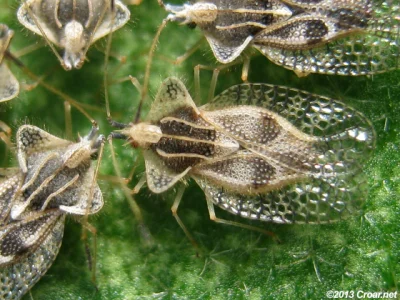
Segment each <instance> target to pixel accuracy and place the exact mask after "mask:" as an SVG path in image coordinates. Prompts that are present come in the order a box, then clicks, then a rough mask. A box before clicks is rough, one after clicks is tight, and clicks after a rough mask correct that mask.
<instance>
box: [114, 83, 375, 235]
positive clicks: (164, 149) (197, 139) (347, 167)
mask: <svg viewBox="0 0 400 300" xmlns="http://www.w3.org/2000/svg"><path fill="white" fill-rule="evenodd" d="M113 124H114V125H115V126H117V127H119V128H120V130H118V131H115V132H113V133H112V134H111V137H112V138H122V139H126V140H127V141H129V142H130V144H131V145H132V146H133V147H138V148H140V149H141V150H142V152H143V155H144V160H145V166H146V175H145V178H144V177H143V178H142V180H140V181H139V183H138V185H137V186H136V187H135V189H134V191H135V192H137V191H138V190H139V189H140V187H141V186H142V185H143V184H144V183H145V181H146V182H147V186H148V188H149V189H150V191H152V192H153V193H162V192H164V191H167V190H168V189H170V188H172V187H173V186H174V185H176V184H177V183H178V182H179V181H182V180H185V179H186V178H188V177H190V178H192V179H194V180H195V181H196V182H197V184H198V185H199V186H200V187H201V188H202V189H203V191H204V193H205V196H206V200H207V206H208V210H209V215H210V218H211V219H212V220H214V221H216V222H219V223H225V224H231V225H239V226H242V227H249V226H245V225H243V224H241V225H240V224H239V223H236V222H232V221H228V220H222V219H219V218H217V216H216V215H215V211H214V206H215V205H217V206H219V207H221V208H222V209H224V210H227V211H229V212H231V213H232V214H235V215H239V216H241V217H244V218H248V219H256V220H261V221H267V222H274V223H318V224H319V223H329V222H333V221H336V220H339V219H341V218H342V217H344V216H346V215H348V214H351V213H354V212H356V211H358V209H359V208H360V205H361V204H362V202H363V200H364V199H365V196H366V195H365V193H366V182H365V179H364V176H363V173H362V166H363V164H364V163H365V162H366V161H367V160H368V158H369V156H370V154H371V152H372V150H373V149H374V146H375V132H374V129H373V127H372V125H371V123H370V122H369V120H368V119H366V118H365V116H363V115H362V114H361V113H360V112H358V111H357V110H355V109H353V108H351V107H349V106H347V105H346V104H344V103H341V102H339V101H336V100H333V99H329V98H326V97H322V96H318V95H315V94H310V93H307V92H304V91H300V90H296V89H291V88H288V87H284V86H275V85H269V84H240V85H236V86H233V87H231V88H229V89H227V90H226V91H224V92H223V93H221V94H220V95H219V96H217V97H215V98H214V99H213V100H212V101H211V102H210V103H208V104H206V105H204V106H201V107H197V106H196V105H195V103H194V102H193V100H192V98H191V97H190V95H189V93H188V91H187V89H186V88H185V86H184V84H183V83H182V82H181V81H179V80H178V79H177V78H174V77H171V78H168V79H166V80H165V81H164V82H163V83H162V86H161V87H160V89H159V91H158V94H157V96H156V98H155V100H154V102H153V104H152V106H151V109H150V112H149V114H148V115H147V118H146V121H144V122H139V123H137V124H134V123H129V124H121V123H117V122H113ZM183 191H184V187H183V185H181V188H180V189H179V191H178V192H177V195H176V198H175V201H174V204H173V206H172V211H173V214H174V216H175V217H176V218H177V220H178V222H179V224H180V225H181V226H182V228H183V229H184V230H185V232H187V231H186V229H185V228H184V226H183V224H182V222H181V221H180V219H179V217H178V215H177V210H178V206H179V203H180V201H181V198H182V196H183Z"/></svg>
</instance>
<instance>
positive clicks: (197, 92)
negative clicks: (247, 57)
mask: <svg viewBox="0 0 400 300" xmlns="http://www.w3.org/2000/svg"><path fill="white" fill-rule="evenodd" d="M240 63H241V60H235V61H233V62H231V63H228V64H225V65H219V66H217V67H214V66H206V65H200V64H199V65H197V66H195V67H194V86H195V102H196V103H197V104H200V103H202V101H201V95H200V90H201V89H200V87H201V85H200V70H208V71H213V76H212V79H211V83H210V87H209V89H208V96H207V102H206V103H208V102H210V101H211V100H212V99H214V95H215V88H216V86H217V81H218V76H219V73H220V72H221V71H223V70H226V69H228V68H230V67H232V66H235V65H237V64H240ZM246 79H247V78H246Z"/></svg>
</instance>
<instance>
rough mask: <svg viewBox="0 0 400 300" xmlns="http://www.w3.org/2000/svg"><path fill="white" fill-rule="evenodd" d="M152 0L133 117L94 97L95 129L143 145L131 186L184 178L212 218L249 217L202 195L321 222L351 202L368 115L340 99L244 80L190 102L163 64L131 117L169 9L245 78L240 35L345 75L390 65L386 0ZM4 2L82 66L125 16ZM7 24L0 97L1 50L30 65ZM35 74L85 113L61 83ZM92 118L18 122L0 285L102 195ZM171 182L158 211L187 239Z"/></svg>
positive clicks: (82, 5)
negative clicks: (150, 31)
mask: <svg viewBox="0 0 400 300" xmlns="http://www.w3.org/2000/svg"><path fill="white" fill-rule="evenodd" d="M154 1H155V0H154ZM158 2H159V4H160V6H161V7H163V8H164V9H165V10H166V12H168V13H169V14H168V15H167V16H166V18H165V19H164V22H163V23H162V25H161V26H160V29H159V32H158V33H157V35H156V37H155V38H154V41H153V46H152V47H151V48H150V51H149V53H150V54H149V55H150V57H149V62H148V65H147V66H146V68H147V69H146V76H145V79H144V81H145V83H144V85H143V90H142V99H141V104H140V105H139V109H138V110H139V111H138V115H137V116H138V117H137V118H136V119H135V120H133V121H132V122H130V123H128V124H123V123H118V122H116V121H113V120H111V115H110V112H109V106H108V104H107V114H108V119H109V121H110V123H111V125H114V126H115V127H117V128H118V129H117V130H115V131H113V132H112V133H111V134H110V135H109V141H110V144H111V145H112V139H116V138H117V139H125V140H127V141H128V142H129V144H131V145H132V146H133V147H135V148H140V149H141V150H142V153H143V156H144V160H145V168H146V174H145V176H144V177H143V178H142V180H140V181H139V183H138V184H137V186H136V187H135V188H134V189H133V192H134V193H137V192H138V191H139V190H140V188H141V187H142V186H143V185H144V183H145V182H146V183H147V186H148V188H149V190H150V191H151V192H153V193H162V192H165V191H167V190H169V189H171V188H172V187H174V186H177V185H179V184H180V183H181V182H182V181H184V180H185V179H187V178H192V179H194V181H196V183H197V184H198V185H199V186H200V188H201V189H202V190H203V191H204V194H205V198H206V201H207V207H208V211H209V216H210V218H211V219H212V220H214V221H216V222H219V223H224V224H230V225H237V226H242V227H246V228H249V227H251V226H248V225H244V224H241V223H237V222H233V221H229V220H225V219H220V218H218V217H217V216H216V212H215V209H214V206H218V207H220V208H222V209H224V210H226V211H228V212H230V213H232V214H235V215H238V216H241V217H243V218H247V219H255V220H260V221H266V222H274V223H289V224H292V223H311V224H322V223H330V222H334V221H337V220H340V219H342V218H344V217H345V216H347V215H350V214H355V213H357V212H358V211H359V210H360V209H361V207H362V205H363V202H364V201H365V198H366V193H367V190H368V186H367V183H366V182H367V181H366V178H365V175H364V174H363V171H362V169H363V166H364V164H365V163H366V162H367V161H368V160H369V158H370V156H371V154H372V152H373V150H374V147H375V141H376V136H375V131H374V128H373V126H372V124H371V122H370V121H369V120H368V119H367V118H366V117H365V116H364V115H363V114H362V113H361V112H359V111H357V110H356V109H354V108H352V107H350V106H349V105H347V104H346V103H345V102H341V101H338V100H334V99H331V98H328V97H324V96H319V95H316V94H312V93H308V92H305V91H301V90H297V89H293V88H289V87H285V86H278V85H270V84H267V83H248V82H245V83H242V84H238V85H235V86H232V87H231V88H229V89H227V90H225V91H224V92H222V93H221V94H219V95H218V96H216V97H214V98H212V99H211V100H210V101H209V102H208V103H206V104H205V105H203V106H200V107H198V106H197V105H196V104H195V102H194V101H193V99H192V98H191V96H190V94H189V92H188V90H187V89H186V87H185V85H184V84H183V83H182V82H181V81H180V80H179V79H178V78H176V77H169V78H167V79H165V80H164V81H163V83H162V84H161V87H160V88H159V91H158V93H157V95H156V97H155V100H154V101H153V103H152V106H151V109H150V111H149V113H148V115H147V117H146V118H145V120H144V121H142V120H141V117H140V110H141V107H142V106H141V105H142V102H143V100H144V97H145V95H146V92H147V83H148V80H149V78H148V76H150V75H149V74H150V65H151V61H152V58H153V52H154V47H155V46H154V45H156V43H157V41H158V37H159V34H160V33H161V31H162V30H163V28H164V26H165V24H167V23H168V22H169V21H176V22H179V23H181V24H186V25H189V26H190V27H196V26H197V27H199V28H200V30H201V31H202V32H203V34H204V36H205V38H206V39H207V41H208V43H209V45H210V47H211V49H212V52H213V54H214V56H215V58H216V60H217V61H218V62H219V63H221V64H227V65H231V64H236V63H243V66H244V67H243V72H242V79H244V80H245V81H247V78H248V66H249V57H250V56H249V55H250V54H251V53H250V51H248V50H250V48H256V49H258V50H259V51H260V52H261V53H262V54H263V55H265V56H266V57H267V58H268V59H269V60H271V61H272V62H274V63H275V64H278V65H281V66H283V67H285V68H287V69H290V70H293V71H295V72H296V73H297V74H298V75H302V76H303V75H307V74H309V73H319V74H329V75H349V76H359V75H373V74H377V73H382V72H386V71H390V70H394V69H396V68H398V66H399V58H400V53H399V51H400V50H399V49H400V45H399V32H400V24H399V22H400V11H399V6H398V5H394V4H393V3H392V2H391V1H390V0H388V1H372V0H359V1H354V0H333V1H328V0H317V1H303V0H263V1H254V0H240V1H239V0H208V1H192V2H191V3H186V4H182V5H170V4H164V3H163V2H162V1H161V0H158ZM16 15H17V18H18V21H19V22H20V23H21V24H22V25H23V26H24V27H25V28H27V29H28V30H29V31H31V32H33V33H35V34H37V35H40V36H42V37H43V38H44V40H45V41H46V43H47V45H48V46H49V47H50V48H51V50H52V51H53V52H54V54H55V55H56V57H57V59H58V60H59V62H60V63H61V66H62V67H63V68H64V69H65V70H71V69H79V68H81V67H82V66H83V64H84V62H85V61H86V60H87V52H88V50H89V47H90V46H91V45H92V44H93V43H94V42H96V41H97V40H99V39H101V38H102V37H106V36H109V37H110V36H111V34H112V33H113V32H114V31H116V30H118V29H120V28H122V27H123V26H124V25H125V24H126V23H127V22H128V21H129V19H130V10H129V9H128V8H127V7H126V6H125V4H123V3H122V2H121V1H119V0H42V1H40V0H24V1H22V3H21V5H20V7H19V9H18V11H17V12H16ZM13 34H14V32H13V31H12V30H11V29H9V28H8V26H7V25H5V24H0V102H6V101H9V100H11V99H13V98H15V97H16V96H17V95H18V93H19V90H20V85H19V82H18V80H17V79H16V77H15V76H14V75H13V73H12V72H11V71H10V68H9V66H8V63H9V62H11V63H14V64H15V65H17V66H20V67H21V68H22V70H24V71H25V72H26V73H27V74H28V75H29V76H30V77H31V78H35V79H38V78H37V77H35V76H34V75H33V74H32V72H30V71H29V70H27V68H26V67H25V65H24V64H22V63H21V61H20V60H19V59H18V57H16V56H14V55H13V53H12V51H10V50H9V46H10V42H11V39H12V37H13ZM109 42H110V43H111V38H110V40H109ZM161 47H162V45H161ZM108 50H109V49H108ZM106 55H107V56H108V55H109V52H108V53H106ZM105 78H107V74H105ZM37 81H38V84H39V85H42V86H43V87H45V88H46V89H47V90H49V91H50V92H53V93H56V94H57V95H59V96H62V97H63V99H64V100H65V102H66V103H67V104H68V105H73V106H75V107H77V108H78V109H79V110H80V111H81V112H83V113H84V114H85V115H86V116H88V114H87V113H86V112H85V111H84V110H83V109H82V106H80V105H79V103H77V102H75V101H74V100H72V99H71V98H69V97H68V96H66V94H64V93H63V92H60V91H58V90H57V89H55V88H54V87H52V86H50V85H48V84H47V83H46V82H45V81H43V80H41V79H40V80H37ZM106 100H107V99H106ZM114 100H115V99H111V101H114ZM3 124H4V125H3ZM93 124H94V125H93V127H92V129H91V131H90V132H89V133H88V134H87V135H86V136H84V137H83V138H80V139H79V141H78V142H70V141H68V140H65V139H61V138H58V137H55V136H53V135H51V134H49V133H47V132H46V131H44V130H42V129H39V128H37V127H35V126H32V125H23V126H21V127H20V128H19V129H18V131H17V134H16V140H15V143H16V156H17V161H18V166H17V167H16V168H13V169H4V170H2V171H1V172H2V173H1V176H2V181H0V297H1V298H5V299H19V298H21V297H22V296H23V295H24V294H25V293H26V292H27V291H28V290H29V289H30V288H31V287H32V286H33V285H34V284H35V283H36V282H37V281H38V280H39V279H40V278H41V277H42V276H43V275H44V274H45V272H46V271H47V270H48V268H49V267H50V266H51V264H52V262H53V261H54V259H55V258H56V256H57V253H58V251H59V249H60V247H61V242H62V237H63V231H64V221H65V217H66V216H67V215H70V216H77V217H80V219H82V220H83V223H84V226H87V217H88V216H89V215H92V214H95V213H97V212H98V211H100V209H101V208H102V206H103V196H102V192H101V191H100V188H99V186H98V184H97V173H98V168H99V164H100V162H101V158H102V149H103V145H104V142H105V138H104V136H103V135H99V134H98V128H97V125H96V123H95V122H93ZM0 128H2V129H4V128H6V129H7V130H3V131H4V133H1V134H0V138H1V139H2V140H4V141H5V142H6V143H7V141H9V130H8V129H9V128H8V126H7V125H6V124H5V123H4V122H2V121H1V120H0ZM6 132H8V133H6ZM7 144H10V143H7ZM112 153H113V150H112ZM97 158H98V163H97V165H95V164H93V163H92V161H93V160H95V159H97ZM114 160H115V157H114ZM115 168H116V172H117V175H120V174H119V173H120V172H119V170H118V166H117V165H116V166H115ZM119 181H121V180H120V179H119ZM183 191H184V185H183V184H180V188H179V189H178V192H177V193H176V197H175V201H174V204H173V207H172V211H173V214H174V217H175V218H176V219H177V221H178V223H179V225H180V226H181V227H182V229H183V230H184V231H185V233H186V235H187V236H188V237H189V239H191V240H192V241H193V240H194V239H193V238H192V237H191V235H190V233H189V232H188V230H187V229H186V227H185V226H184V224H183V222H182V221H181V220H180V218H179V216H178V213H177V211H178V207H179V204H180V201H181V199H182V197H183ZM251 228H253V227H251ZM253 229H254V228H253Z"/></svg>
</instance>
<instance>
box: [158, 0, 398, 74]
mask: <svg viewBox="0 0 400 300" xmlns="http://www.w3.org/2000/svg"><path fill="white" fill-rule="evenodd" d="M159 3H160V4H161V5H162V6H164V7H165V9H166V10H167V11H168V12H170V14H169V15H168V17H167V20H171V21H177V22H180V23H181V24H188V25H192V26H193V25H194V26H198V27H199V28H200V29H201V30H202V32H203V33H204V35H205V37H206V39H207V41H208V43H209V44H210V46H211V49H212V51H213V53H214V56H215V58H216V59H217V60H218V61H219V62H220V63H223V64H227V63H230V62H232V61H234V60H235V59H236V58H238V57H239V56H240V54H241V53H242V52H243V51H244V50H245V49H246V48H248V47H255V48H256V49H258V50H259V51H260V52H261V53H262V54H264V55H265V56H266V57H268V59H270V60H271V61H272V62H274V63H276V64H278V65H282V66H283V67H285V68H288V69H291V70H294V71H295V72H297V73H298V74H299V75H300V74H308V73H321V74H334V75H351V76H358V75H367V74H376V73H381V72H385V71H388V70H392V69H397V68H398V65H399V59H400V50H399V46H400V44H399V30H400V8H399V6H398V5H397V4H398V3H397V2H395V1H391V0H388V1H381V0H378V1H374V0H357V1H353V0H316V1H311V0H261V1H260V0H257V1H256V0H206V1H204V0H195V1H193V2H192V3H191V4H184V5H169V4H165V5H164V4H163V3H162V1H160V0H159ZM244 70H245V68H244ZM244 72H247V71H244ZM242 77H243V78H244V79H246V78H247V73H246V74H243V76H242Z"/></svg>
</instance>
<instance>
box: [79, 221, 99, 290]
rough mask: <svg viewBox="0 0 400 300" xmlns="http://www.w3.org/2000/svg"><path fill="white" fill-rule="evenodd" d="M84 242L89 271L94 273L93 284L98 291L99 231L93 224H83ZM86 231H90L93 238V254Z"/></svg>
mask: <svg viewBox="0 0 400 300" xmlns="http://www.w3.org/2000/svg"><path fill="white" fill-rule="evenodd" d="M82 227H83V230H82V237H81V238H82V241H83V243H84V244H85V250H86V251H85V252H86V257H87V261H88V266H89V270H90V271H91V273H92V282H93V284H94V285H95V286H96V289H97V285H96V257H97V229H96V227H94V226H93V225H92V224H90V223H87V222H86V221H84V222H83V223H82ZM86 230H88V231H90V233H91V234H92V236H93V253H91V251H90V247H89V243H88V241H87V234H86Z"/></svg>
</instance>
